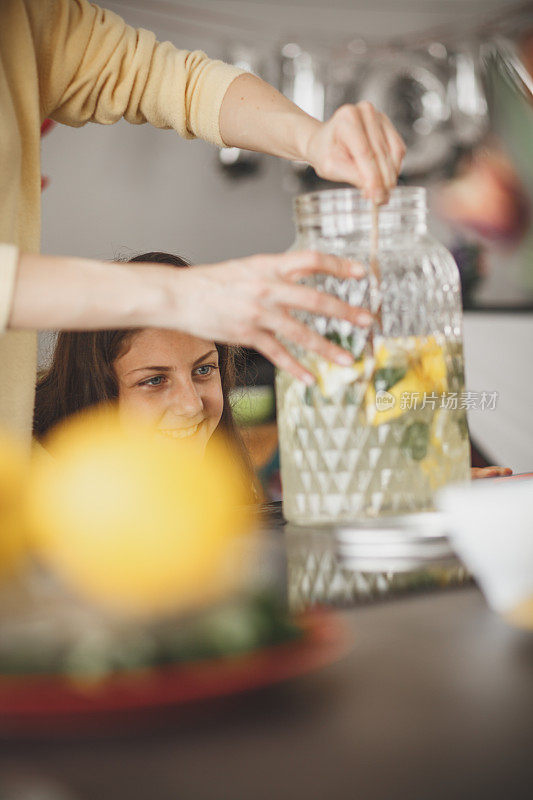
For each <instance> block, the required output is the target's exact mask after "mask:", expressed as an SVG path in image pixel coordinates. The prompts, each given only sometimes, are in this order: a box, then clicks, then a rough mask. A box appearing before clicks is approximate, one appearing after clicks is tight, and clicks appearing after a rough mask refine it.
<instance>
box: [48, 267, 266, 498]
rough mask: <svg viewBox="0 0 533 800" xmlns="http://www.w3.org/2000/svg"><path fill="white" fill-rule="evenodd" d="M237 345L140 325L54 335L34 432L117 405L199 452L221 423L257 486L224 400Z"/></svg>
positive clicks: (126, 414)
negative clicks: (101, 406) (98, 407)
mask: <svg viewBox="0 0 533 800" xmlns="http://www.w3.org/2000/svg"><path fill="white" fill-rule="evenodd" d="M147 260H148V261H151V262H155V263H158V264H164V265H168V266H169V267H178V268H189V267H190V265H189V264H188V263H187V262H186V261H185V260H184V259H182V258H180V257H179V256H174V255H170V254H168V253H159V252H154V253H144V254H142V255H139V256H136V257H135V258H133V259H131V262H130V263H134V262H139V263H141V262H146V261H147ZM237 352H238V349H237V348H235V347H231V346H228V345H225V344H219V343H215V342H212V341H207V340H204V339H200V338H198V337H196V336H191V335H190V334H187V333H182V332H181V331H173V330H166V329H159V328H139V329H129V330H107V331H68V332H66V331H64V332H61V333H59V335H58V339H57V344H56V346H55V349H54V354H53V357H52V363H51V365H50V367H49V369H48V370H47V371H46V372H45V373H44V374H43V375H41V377H40V378H39V380H38V381H37V387H36V401H35V412H34V418H33V432H34V436H35V437H36V438H37V439H38V440H41V439H43V438H44V437H45V436H46V434H47V433H48V431H49V430H50V429H51V428H52V427H53V426H54V425H56V424H57V423H59V422H61V420H63V419H65V418H66V417H69V416H70V415H71V414H75V413H77V412H78V411H82V410H84V409H86V408H89V407H90V406H94V405H98V404H100V403H106V402H116V403H117V406H118V410H119V414H120V415H122V416H123V417H124V419H127V418H130V417H131V416H132V414H133V415H134V416H136V417H141V418H142V420H143V421H144V422H147V423H148V424H149V425H151V426H152V427H153V429H154V433H155V434H156V435H160V436H164V437H166V438H170V439H175V440H179V441H180V443H181V444H187V446H188V447H190V448H191V452H192V451H194V452H195V453H197V454H200V455H201V454H203V453H204V452H205V449H206V447H207V445H208V442H209V440H210V438H211V436H212V435H213V433H214V432H215V430H216V429H217V428H218V429H219V430H220V431H222V432H223V433H224V434H225V435H226V437H227V439H228V440H229V441H230V443H231V444H232V445H233V451H234V452H236V454H237V457H238V458H239V459H240V461H241V462H242V464H243V466H244V468H245V471H246V473H247V474H248V475H249V477H250V481H251V484H252V485H253V486H254V487H255V479H254V477H253V469H252V467H251V463H250V458H249V455H248V452H247V450H246V448H245V446H244V444H243V442H242V439H241V436H240V434H239V431H238V429H237V427H236V425H235V422H234V420H233V415H232V412H231V406H230V401H229V393H230V390H231V389H232V388H233V386H234V382H235V355H236V353H237Z"/></svg>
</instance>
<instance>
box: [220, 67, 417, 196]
mask: <svg viewBox="0 0 533 800" xmlns="http://www.w3.org/2000/svg"><path fill="white" fill-rule="evenodd" d="M219 125H220V135H221V137H222V139H223V141H224V142H225V143H226V145H228V147H243V148H245V149H248V150H258V151H260V152H263V153H270V154H271V155H275V156H280V157H281V158H289V159H292V160H296V161H306V162H307V163H308V164H311V166H312V167H313V168H314V169H315V171H316V172H317V174H318V175H320V177H322V178H326V179H327V180H330V181H341V182H346V183H351V184H353V185H354V186H357V187H358V188H360V189H361V190H362V192H363V194H364V195H365V196H366V197H368V198H371V199H372V200H375V201H376V202H378V203H382V202H385V201H386V200H387V199H388V196H389V192H390V190H391V189H392V187H393V186H395V184H396V181H397V180H398V175H399V173H400V168H401V165H402V160H403V157H404V155H405V145H404V143H403V141H402V139H401V137H400V135H399V134H398V132H397V131H396V129H395V127H394V125H393V124H392V122H391V121H390V120H389V119H388V117H386V116H385V114H381V113H380V112H379V111H377V110H376V109H375V108H374V107H373V106H372V105H371V104H370V103H368V102H366V101H364V102H362V103H357V105H344V106H341V107H340V108H339V109H338V110H337V111H336V112H335V113H334V114H333V116H332V117H331V118H330V119H328V120H327V121H326V122H319V120H317V119H315V118H314V117H310V116H309V114H306V113H305V112H304V111H302V109H301V108H298V106H296V105H295V104H294V103H292V102H291V101H290V100H289V99H288V98H287V97H285V96H284V95H282V94H280V92H278V91H277V90H276V89H274V87H273V86H270V85H269V84H268V83H265V81H262V80H261V79H260V78H258V77H256V76H255V75H250V74H245V75H240V76H239V77H238V78H236V79H235V80H234V81H233V83H231V84H230V86H229V88H228V90H227V92H226V94H225V95H224V100H223V102H222V106H221V109H220V116H219Z"/></svg>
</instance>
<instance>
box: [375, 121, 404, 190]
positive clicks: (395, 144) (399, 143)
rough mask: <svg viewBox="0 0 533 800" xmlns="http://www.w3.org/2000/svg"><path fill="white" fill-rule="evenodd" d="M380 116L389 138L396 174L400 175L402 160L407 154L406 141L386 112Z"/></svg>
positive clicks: (384, 131) (387, 138) (386, 135)
mask: <svg viewBox="0 0 533 800" xmlns="http://www.w3.org/2000/svg"><path fill="white" fill-rule="evenodd" d="M379 116H380V120H381V128H382V130H383V133H384V135H385V138H386V140H387V144H388V147H389V152H390V154H391V157H392V160H393V163H394V167H395V170H396V176H398V175H399V174H400V171H401V168H402V161H403V159H404V156H405V143H404V141H403V139H402V137H401V136H400V134H399V133H398V131H397V130H396V128H395V127H394V125H393V124H392V122H391V121H390V119H389V118H388V117H387V116H386V115H385V114H380V115H379Z"/></svg>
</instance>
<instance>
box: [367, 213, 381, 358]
mask: <svg viewBox="0 0 533 800" xmlns="http://www.w3.org/2000/svg"><path fill="white" fill-rule="evenodd" d="M378 248H379V206H378V204H377V203H376V202H373V203H372V233H371V236H370V273H371V274H372V275H373V276H374V279H375V281H376V291H377V293H378V298H379V301H378V307H377V309H376V314H375V318H376V322H377V323H378V325H379V327H380V329H381V327H382V326H381V271H380V268H379V260H378ZM369 339H370V344H371V346H372V351H373V352H374V353H375V339H374V329H373V327H372V328H371V330H370V333H369Z"/></svg>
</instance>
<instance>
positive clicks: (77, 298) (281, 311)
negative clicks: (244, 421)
mask: <svg viewBox="0 0 533 800" xmlns="http://www.w3.org/2000/svg"><path fill="white" fill-rule="evenodd" d="M314 272H322V273H323V272H328V273H330V274H332V275H335V276H337V277H341V278H347V277H352V278H354V277H355V278H361V277H363V275H364V274H365V272H364V268H363V267H362V266H361V265H358V264H355V263H354V262H353V261H349V260H347V259H342V258H338V257H336V256H331V255H326V254H324V253H318V252H314V251H299V252H291V253H281V254H279V255H270V254H269V255H258V256H251V257H249V258H241V259H235V260H232V261H226V262H223V263H221V264H207V265H201V266H197V267H193V268H191V269H183V270H176V269H172V268H171V267H165V266H161V265H150V264H135V265H131V264H108V263H105V262H99V261H91V260H88V259H81V258H63V257H55V256H39V255H28V254H22V255H20V257H19V264H18V269H17V270H16V274H15V278H14V286H13V295H12V300H11V307H10V311H9V314H8V327H9V328H12V329H24V328H37V329H40V330H46V329H56V328H62V329H66V330H83V329H98V328H103V329H105V328H134V327H159V328H173V329H177V330H182V331H185V332H187V333H190V334H192V335H195V336H199V337H201V338H204V339H210V340H215V341H220V342H228V343H234V344H242V345H247V346H248V347H253V348H255V349H256V350H259V351H260V352H262V353H263V354H264V355H265V356H266V357H267V358H269V359H270V360H271V361H272V362H273V363H274V364H276V365H277V366H278V367H281V368H282V369H285V370H287V371H289V372H291V373H293V374H294V375H295V376H296V377H298V378H301V379H302V380H304V381H306V382H308V383H310V382H313V376H312V375H311V374H310V373H309V372H308V370H306V369H305V368H304V367H303V366H302V365H301V364H299V363H298V361H297V360H296V359H295V358H294V357H293V356H292V355H290V353H289V352H288V350H287V349H286V348H285V347H284V346H283V345H282V343H281V341H280V338H281V339H283V340H285V341H287V342H290V343H292V344H297V345H300V346H302V347H304V348H307V349H311V350H314V351H316V352H317V353H319V354H320V355H322V356H323V357H324V358H326V359H328V360H330V361H336V362H337V363H340V364H344V365H347V364H350V363H351V362H352V360H353V359H352V357H351V356H350V355H349V354H348V353H346V352H345V351H344V350H342V349H341V348H340V347H338V346H337V345H335V344H333V343H332V342H330V341H327V340H326V339H323V338H322V337H321V336H319V335H318V334H317V333H315V332H314V331H312V330H311V329H310V328H309V327H307V326H306V325H304V324H303V323H301V322H299V321H298V320H296V319H295V318H294V317H293V316H292V315H291V314H290V311H291V310H292V309H299V310H305V311H309V312H314V313H319V314H324V315H325V316H328V317H341V318H343V319H347V320H349V321H350V322H352V323H353V324H355V325H362V326H366V325H369V324H370V323H371V321H372V317H371V315H370V314H369V312H368V311H366V310H364V309H361V308H356V307H354V306H350V305H349V304H348V303H345V302H343V301H341V300H339V299H338V298H336V297H334V296H333V295H330V294H327V293H324V292H319V291H317V290H315V289H312V288H310V287H308V286H303V285H301V284H299V283H298V279H299V278H301V277H302V276H304V275H308V274H311V273H314Z"/></svg>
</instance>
